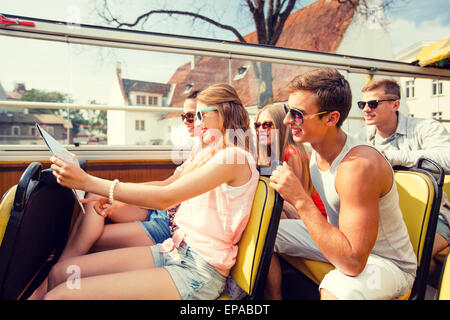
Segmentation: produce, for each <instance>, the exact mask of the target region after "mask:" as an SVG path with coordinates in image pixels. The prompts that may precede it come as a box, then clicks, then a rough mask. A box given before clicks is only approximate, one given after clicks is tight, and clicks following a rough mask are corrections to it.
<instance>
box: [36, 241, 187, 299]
mask: <svg viewBox="0 0 450 320" xmlns="http://www.w3.org/2000/svg"><path fill="white" fill-rule="evenodd" d="M74 270H75V271H78V272H79V275H80V277H81V279H80V281H79V282H78V285H77V283H76V277H74V275H73V272H74ZM74 279H75V284H74ZM49 289H50V291H49V293H48V294H47V295H46V297H45V298H46V299H65V298H67V299H77V298H80V299H177V298H178V299H179V298H180V296H179V294H178V290H177V289H176V287H175V285H174V283H173V281H172V279H171V277H170V275H169V273H168V272H167V271H166V270H165V269H160V268H155V267H154V262H153V257H152V255H151V252H150V249H149V248H148V247H134V248H123V249H117V250H110V251H103V252H98V253H93V254H89V255H84V256H81V257H73V258H69V259H67V260H65V261H62V262H60V263H58V264H56V265H55V266H54V267H53V269H52V271H51V272H50V275H49ZM52 289H53V290H52Z"/></svg>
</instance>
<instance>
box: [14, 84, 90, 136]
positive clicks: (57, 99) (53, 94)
mask: <svg viewBox="0 0 450 320" xmlns="http://www.w3.org/2000/svg"><path fill="white" fill-rule="evenodd" d="M21 100H22V101H34V102H53V103H73V99H72V98H71V97H70V96H69V95H68V94H67V93H61V92H57V91H45V90H40V89H34V88H33V89H31V90H27V91H25V92H24V93H23V94H22V98H21ZM29 112H30V113H31V114H56V115H60V116H62V117H64V118H66V119H69V121H70V122H71V123H72V136H75V135H77V133H78V132H79V131H80V125H82V124H88V121H87V120H86V119H85V118H84V116H83V114H82V113H81V111H80V110H76V109H73V110H69V109H41V108H31V109H30V110H29Z"/></svg>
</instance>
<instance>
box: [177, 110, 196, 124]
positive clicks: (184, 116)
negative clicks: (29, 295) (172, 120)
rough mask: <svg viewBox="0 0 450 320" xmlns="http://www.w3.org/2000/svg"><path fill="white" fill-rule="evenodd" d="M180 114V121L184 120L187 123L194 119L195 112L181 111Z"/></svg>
mask: <svg viewBox="0 0 450 320" xmlns="http://www.w3.org/2000/svg"><path fill="white" fill-rule="evenodd" d="M180 116H181V121H184V120H186V122H187V123H192V122H194V120H195V114H194V113H193V112H186V113H182V114H181V115H180Z"/></svg>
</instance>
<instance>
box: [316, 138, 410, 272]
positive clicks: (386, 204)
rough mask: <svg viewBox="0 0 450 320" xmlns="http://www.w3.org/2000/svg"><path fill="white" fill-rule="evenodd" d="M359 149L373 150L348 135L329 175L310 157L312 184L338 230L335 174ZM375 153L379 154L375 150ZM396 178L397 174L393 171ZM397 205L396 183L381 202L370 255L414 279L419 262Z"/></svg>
mask: <svg viewBox="0 0 450 320" xmlns="http://www.w3.org/2000/svg"><path fill="white" fill-rule="evenodd" d="M360 145H366V146H369V147H372V146H370V145H368V144H366V143H364V142H362V141H359V140H356V139H355V138H354V137H352V136H349V135H347V139H346V141H345V145H344V147H343V148H342V150H341V152H340V153H339V155H338V156H337V157H336V159H334V161H333V163H332V164H331V166H330V168H329V169H328V170H327V171H321V170H320V169H319V167H318V166H317V162H316V152H315V151H313V153H312V156H311V161H310V170H311V179H312V182H313V184H314V187H315V188H316V190H317V192H318V193H319V195H320V198H321V199H322V201H323V204H324V205H325V209H326V211H327V216H328V222H329V223H331V224H332V225H334V226H335V227H338V226H339V211H340V199H339V195H338V194H337V192H336V188H335V180H336V174H337V171H338V168H339V165H340V163H341V161H342V160H343V159H344V157H345V156H346V155H347V153H348V152H349V151H350V150H351V149H353V148H354V147H356V146H360ZM372 148H373V147H372ZM373 149H374V150H376V149H375V148H373ZM393 175H394V172H393V171H392V176H393ZM393 181H394V178H393ZM398 201H399V200H398V193H397V186H396V184H395V182H393V183H392V186H391V190H390V191H389V192H388V193H387V194H386V195H384V196H383V197H381V198H380V199H379V201H378V204H379V209H380V216H379V223H378V235H377V239H376V242H375V245H374V247H373V249H372V252H371V254H375V255H378V256H380V257H384V258H386V259H388V260H390V261H392V262H393V263H394V264H395V265H396V266H398V267H399V268H400V269H401V270H403V271H404V272H407V273H410V274H412V275H415V273H416V268H417V259H416V256H415V254H414V251H413V248H412V245H411V241H410V239H409V235H408V230H407V229H406V225H405V222H404V221H403V215H402V212H401V210H400V207H399V206H398Z"/></svg>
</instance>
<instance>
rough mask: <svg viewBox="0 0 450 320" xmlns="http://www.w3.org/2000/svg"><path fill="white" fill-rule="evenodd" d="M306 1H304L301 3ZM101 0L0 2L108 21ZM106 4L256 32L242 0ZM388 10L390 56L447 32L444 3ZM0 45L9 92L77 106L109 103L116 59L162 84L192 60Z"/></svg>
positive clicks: (28, 11) (178, 30)
mask: <svg viewBox="0 0 450 320" xmlns="http://www.w3.org/2000/svg"><path fill="white" fill-rule="evenodd" d="M311 2H312V1H311V0H304V1H302V2H301V5H308V4H309V3H311ZM102 3H103V1H102V0H39V1H36V0H1V2H0V13H3V14H11V15H20V16H27V17H36V18H43V19H50V20H62V21H69V22H70V21H74V22H81V23H83V24H94V25H105V22H104V21H103V20H102V19H101V18H100V17H99V16H98V14H97V11H96V8H100V7H101V4H102ZM110 3H111V10H112V11H113V12H115V13H117V14H118V15H119V16H120V18H122V19H124V20H127V21H132V20H133V19H134V18H135V17H136V16H137V15H138V14H140V13H142V12H144V11H145V10H148V9H156V8H163V7H165V8H170V9H178V10H191V11H195V12H197V11H200V12H202V13H205V15H208V16H210V17H212V18H214V19H215V20H217V21H220V22H222V23H225V24H232V25H237V26H239V30H240V32H241V33H242V34H244V35H245V34H247V33H249V32H252V31H254V27H253V23H252V20H251V16H250V14H249V13H248V10H246V9H245V8H244V7H243V5H242V1H239V0H214V2H213V1H205V2H203V1H198V0H197V1H189V0H170V1H166V0H146V1H145V0H132V1H131V0H110ZM192 3H195V5H191V4H192ZM205 3H207V4H208V6H207V5H205ZM300 7H301V6H299V8H300ZM385 15H386V18H387V21H388V26H387V28H388V31H389V34H390V36H391V41H392V48H393V51H394V53H397V52H399V51H401V50H402V49H405V48H407V47H408V46H410V45H412V44H414V43H416V42H419V41H423V40H433V41H437V40H441V39H444V38H447V37H450V1H448V0H426V1H423V0H396V1H394V4H393V5H392V6H391V7H389V8H388V9H387V10H386V11H385ZM145 30H147V31H154V32H161V33H173V34H179V35H189V36H197V37H207V38H215V39H223V40H234V39H235V36H234V35H233V34H231V33H230V32H227V31H224V30H221V29H217V28H214V27H211V26H210V25H208V24H206V23H196V24H193V23H192V20H191V19H188V18H168V17H166V16H159V17H153V18H151V19H149V20H148V21H147V23H146V25H145ZM0 47H2V48H8V50H5V49H2V50H0V70H1V71H0V83H1V84H2V86H3V88H4V89H5V90H6V91H12V90H13V87H14V83H16V82H24V83H25V84H26V86H27V89H30V88H37V89H41V90H47V91H52V90H56V91H60V92H64V93H68V94H69V95H70V96H71V97H72V98H73V99H74V100H75V102H77V103H88V101H90V100H96V102H100V103H108V99H109V95H110V88H111V82H112V81H113V79H114V66H115V61H120V62H121V63H122V69H123V70H122V73H123V75H124V77H126V78H131V79H141V80H146V79H149V80H148V81H155V82H167V81H168V80H169V78H170V76H171V75H172V74H173V73H174V71H175V70H176V68H177V67H179V66H180V65H181V64H183V63H185V62H187V61H190V59H191V57H189V56H185V55H175V54H165V53H149V52H145V51H136V50H133V51H130V50H123V49H121V50H119V49H114V50H112V49H109V48H100V47H87V46H78V45H66V44H61V43H50V42H44V41H39V40H25V39H17V38H10V37H3V36H0ZM28 48H32V50H31V49H30V50H28Z"/></svg>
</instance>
